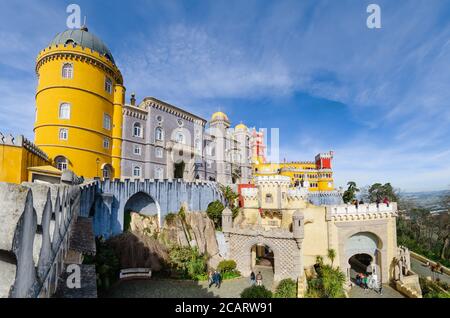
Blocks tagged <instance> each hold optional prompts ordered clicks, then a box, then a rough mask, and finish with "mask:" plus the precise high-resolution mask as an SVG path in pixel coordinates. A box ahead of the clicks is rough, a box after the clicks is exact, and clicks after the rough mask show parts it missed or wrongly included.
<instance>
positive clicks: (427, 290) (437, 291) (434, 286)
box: [419, 277, 450, 298]
mask: <svg viewBox="0 0 450 318" xmlns="http://www.w3.org/2000/svg"><path fill="white" fill-rule="evenodd" d="M419 283H420V289H422V296H423V298H450V293H449V292H445V291H443V290H442V289H441V288H442V286H440V284H439V283H436V282H432V281H429V280H427V279H425V278H422V277H419ZM439 287H441V288H439Z"/></svg>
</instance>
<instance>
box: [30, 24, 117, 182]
mask: <svg viewBox="0 0 450 318" xmlns="http://www.w3.org/2000/svg"><path fill="white" fill-rule="evenodd" d="M36 73H37V76H38V87H37V93H36V123H35V127H34V131H35V143H36V145H38V146H39V147H40V148H41V149H42V150H43V151H44V152H46V153H47V154H48V155H49V157H50V158H51V159H52V160H53V162H54V164H55V166H56V167H57V168H59V169H61V170H64V169H70V170H72V171H74V172H75V173H76V174H77V175H79V176H83V177H85V178H93V177H109V178H120V174H121V171H120V164H121V162H120V157H121V144H122V105H123V103H124V95H125V87H124V86H123V78H122V74H121V73H120V70H119V69H118V68H117V66H116V64H115V62H114V58H113V56H112V54H111V52H110V51H109V49H108V48H107V47H106V45H105V44H104V43H103V42H102V41H101V40H100V39H99V38H97V37H96V36H95V35H93V34H92V33H90V32H89V31H88V29H87V28H85V27H83V28H81V29H75V30H67V31H64V32H62V33H60V34H58V35H57V36H56V37H55V38H54V39H53V41H52V42H51V43H50V44H49V46H48V47H47V48H45V49H44V50H43V51H41V52H40V53H39V55H38V57H37V61H36Z"/></svg>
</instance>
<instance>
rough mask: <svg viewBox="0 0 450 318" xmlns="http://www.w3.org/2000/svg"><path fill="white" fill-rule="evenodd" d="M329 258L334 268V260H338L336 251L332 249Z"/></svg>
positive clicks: (329, 251)
mask: <svg viewBox="0 0 450 318" xmlns="http://www.w3.org/2000/svg"><path fill="white" fill-rule="evenodd" d="M327 257H328V258H329V259H330V261H331V267H333V263H334V259H335V258H336V251H335V250H334V249H332V248H330V249H329V250H328V255H327Z"/></svg>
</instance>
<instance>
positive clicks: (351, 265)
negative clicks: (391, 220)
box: [344, 232, 383, 279]
mask: <svg viewBox="0 0 450 318" xmlns="http://www.w3.org/2000/svg"><path fill="white" fill-rule="evenodd" d="M382 245H383V244H382V241H381V239H380V238H379V237H378V236H377V235H376V234H374V233H371V232H358V233H355V234H353V235H351V236H350V237H348V238H347V240H346V241H345V254H344V255H345V260H347V264H346V275H347V278H348V279H351V278H353V276H355V273H356V272H360V273H363V274H366V273H376V274H377V275H381V273H382V271H381V270H382V253H381V249H382V247H383V246H382Z"/></svg>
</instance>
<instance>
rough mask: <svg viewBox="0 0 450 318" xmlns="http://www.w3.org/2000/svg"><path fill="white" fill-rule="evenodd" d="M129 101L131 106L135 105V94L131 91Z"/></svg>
mask: <svg viewBox="0 0 450 318" xmlns="http://www.w3.org/2000/svg"><path fill="white" fill-rule="evenodd" d="M130 103H131V105H133V106H135V105H136V94H135V93H131V98H130Z"/></svg>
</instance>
